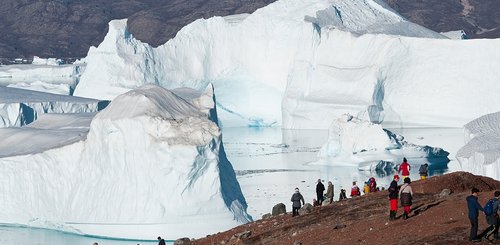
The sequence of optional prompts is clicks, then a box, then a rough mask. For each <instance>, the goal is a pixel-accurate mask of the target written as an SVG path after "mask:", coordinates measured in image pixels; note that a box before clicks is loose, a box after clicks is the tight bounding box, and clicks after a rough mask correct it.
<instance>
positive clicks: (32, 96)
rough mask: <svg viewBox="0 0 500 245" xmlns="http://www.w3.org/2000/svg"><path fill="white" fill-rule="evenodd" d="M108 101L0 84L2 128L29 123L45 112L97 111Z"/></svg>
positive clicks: (0, 121)
mask: <svg viewBox="0 0 500 245" xmlns="http://www.w3.org/2000/svg"><path fill="white" fill-rule="evenodd" d="M107 104H108V101H99V100H95V99H87V98H79V97H74V96H67V95H66V96H65V95H55V94H49V93H44V92H36V91H30V90H24V89H17V88H9V87H3V86H0V128H3V127H20V126H24V125H26V124H29V123H31V122H33V121H35V120H37V118H38V117H39V116H40V115H42V114H44V113H82V112H97V111H99V110H100V109H103V108H104V107H105V106H106V105H107Z"/></svg>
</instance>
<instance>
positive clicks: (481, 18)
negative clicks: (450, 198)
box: [0, 0, 500, 59]
mask: <svg viewBox="0 0 500 245" xmlns="http://www.w3.org/2000/svg"><path fill="white" fill-rule="evenodd" d="M274 1H276V0H113V1H110V0H2V3H1V4H0V59H1V58H17V57H25V58H31V57H32V56H34V55H37V56H41V57H58V58H79V57H84V56H86V54H87V51H88V49H89V47H90V46H92V45H93V46H97V45H98V44H99V43H100V42H101V41H102V40H103V38H104V36H105V35H106V33H107V28H108V25H107V24H108V22H109V21H110V20H113V19H122V18H128V19H129V20H128V24H129V29H130V32H131V33H132V34H133V35H134V36H135V37H136V38H138V39H139V40H141V41H144V42H147V43H149V44H151V45H153V46H158V45H161V44H163V43H165V42H166V41H167V40H169V39H170V38H172V37H174V36H175V34H176V33H177V31H179V30H180V29H181V28H182V27H183V26H185V25H187V24H189V23H191V22H192V21H194V20H196V19H198V18H209V17H212V16H216V15H219V16H225V15H230V14H238V13H252V12H253V11H255V10H256V9H258V8H261V7H263V6H266V5H268V4H269V3H271V2H274ZM386 1H387V2H388V3H389V5H390V6H391V7H393V8H394V9H395V10H397V11H398V12H400V13H401V14H402V15H403V16H405V17H406V18H408V19H409V20H411V21H413V22H415V23H417V24H420V25H423V26H425V27H427V28H429V29H432V30H435V31H438V32H443V31H453V30H459V29H463V30H465V31H466V33H467V34H468V35H469V37H470V38H483V37H487V38H498V37H500V28H498V27H499V26H500V14H498V13H500V1H498V0H386Z"/></svg>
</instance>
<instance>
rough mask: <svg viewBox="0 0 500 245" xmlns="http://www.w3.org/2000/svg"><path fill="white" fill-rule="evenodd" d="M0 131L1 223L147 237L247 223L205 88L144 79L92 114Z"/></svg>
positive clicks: (210, 96)
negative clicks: (158, 83)
mask: <svg viewBox="0 0 500 245" xmlns="http://www.w3.org/2000/svg"><path fill="white" fill-rule="evenodd" d="M0 137H1V138H2V139H4V138H6V139H9V140H7V141H2V142H0V149H2V151H1V152H0V166H1V168H0V169H1V170H0V180H1V184H2V188H0V196H2V197H3V199H2V200H3V201H2V202H1V203H0V208H1V209H2V212H1V213H0V223H4V224H16V225H22V226H28V227H39V228H47V229H55V230H62V231H66V232H72V233H77V234H84V235H92V236H99V237H113V238H127V239H147V240H151V239H154V238H156V237H157V236H158V235H161V236H162V237H165V238H167V239H176V238H178V237H185V236H188V237H201V236H205V235H207V234H211V233H214V232H217V231H219V230H224V229H230V228H232V227H234V226H236V225H238V224H242V223H245V222H248V221H251V217H250V216H249V215H248V214H247V212H246V208H247V204H246V201H245V198H244V197H243V194H242V192H241V189H240V186H239V184H238V182H237V180H236V175H235V173H234V170H233V167H232V165H231V163H230V162H229V161H228V159H227V157H226V155H225V152H224V146H223V143H222V134H221V131H220V129H219V126H218V118H217V113H216V105H215V97H214V93H213V88H212V87H211V86H209V87H208V88H207V90H206V91H205V92H198V91H196V90H192V89H188V88H181V89H174V90H166V89H164V88H161V87H158V86H155V85H145V86H141V87H139V88H137V89H134V90H131V91H129V92H127V93H125V94H123V95H120V96H118V97H116V98H115V99H114V100H113V101H112V102H111V103H110V104H109V105H108V106H107V107H106V108H105V109H104V110H102V111H100V112H99V113H97V114H95V113H87V114H86V113H79V114H45V115H44V116H42V117H40V118H39V119H38V120H37V121H35V122H34V123H32V124H30V125H28V126H26V127H21V128H4V129H0ZM65 137H66V138H65ZM30 139H32V141H31V140H30ZM16 140H17V141H16ZM42 145H48V147H47V148H42ZM29 146H31V147H29ZM9 149H10V150H12V151H11V152H9ZM22 149H24V150H22Z"/></svg>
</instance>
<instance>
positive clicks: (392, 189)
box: [388, 174, 399, 220]
mask: <svg viewBox="0 0 500 245" xmlns="http://www.w3.org/2000/svg"><path fill="white" fill-rule="evenodd" d="M398 181H399V175H397V174H396V175H394V179H393V180H392V182H391V185H390V186H389V189H388V191H389V204H390V211H389V220H395V219H396V214H397V212H398V192H399V188H398Z"/></svg>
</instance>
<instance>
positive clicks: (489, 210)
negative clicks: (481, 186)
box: [484, 199, 495, 216]
mask: <svg viewBox="0 0 500 245" xmlns="http://www.w3.org/2000/svg"><path fill="white" fill-rule="evenodd" d="M493 204H495V200H494V199H491V200H489V201H488V202H487V203H486V205H484V214H485V215H486V216H490V215H492V214H493Z"/></svg>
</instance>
